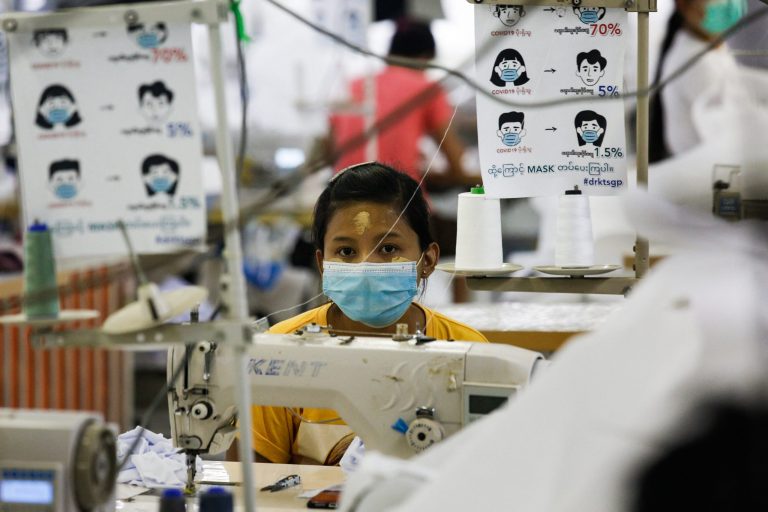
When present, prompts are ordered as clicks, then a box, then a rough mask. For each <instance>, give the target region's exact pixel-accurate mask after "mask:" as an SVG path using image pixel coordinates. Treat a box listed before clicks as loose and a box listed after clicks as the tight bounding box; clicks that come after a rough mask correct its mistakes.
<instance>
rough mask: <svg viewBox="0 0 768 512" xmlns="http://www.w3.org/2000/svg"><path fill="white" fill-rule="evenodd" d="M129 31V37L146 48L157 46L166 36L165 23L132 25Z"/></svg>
mask: <svg viewBox="0 0 768 512" xmlns="http://www.w3.org/2000/svg"><path fill="white" fill-rule="evenodd" d="M129 31H130V35H131V37H133V38H134V39H135V40H136V43H138V45H139V46H141V47H142V48H146V49H147V50H151V49H153V48H157V47H158V46H160V45H161V44H163V43H164V42H165V39H166V38H167V37H168V34H167V32H166V29H165V24H163V23H157V24H155V25H152V26H150V27H145V26H144V25H142V24H139V25H133V26H131V27H130V28H129Z"/></svg>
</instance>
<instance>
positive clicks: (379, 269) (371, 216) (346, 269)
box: [316, 202, 439, 329]
mask: <svg viewBox="0 0 768 512" xmlns="http://www.w3.org/2000/svg"><path fill="white" fill-rule="evenodd" d="M398 215H399V211H397V210H396V209H395V208H393V207H392V206H391V205H386V204H380V203H374V202H360V203H354V204H350V205H348V206H342V207H340V208H338V209H337V210H336V211H335V213H334V214H333V215H332V216H331V218H330V220H329V222H328V226H327V230H326V234H325V240H324V244H323V251H322V252H320V251H317V254H316V256H317V262H318V266H319V267H320V268H321V269H322V273H323V293H325V295H326V296H328V298H330V299H331V300H332V301H333V303H334V304H335V305H336V306H337V307H338V308H339V309H340V310H341V312H342V313H343V314H344V316H345V317H347V318H348V319H349V320H352V321H354V322H360V323H362V324H364V325H366V326H369V327H373V328H377V329H380V328H384V327H388V326H390V325H392V324H394V323H396V322H397V321H398V320H399V319H400V318H402V317H403V315H405V314H406V312H407V311H408V309H409V308H410V307H411V303H412V302H413V299H414V298H415V296H416V293H417V290H418V281H419V279H421V278H424V277H427V276H428V275H429V274H431V273H432V270H433V269H434V265H435V263H436V261H437V256H438V253H439V250H438V249H437V245H436V244H430V246H429V247H427V248H426V249H425V250H424V251H422V249H421V246H420V243H419V237H418V235H417V234H416V233H415V232H414V231H413V229H412V228H411V227H410V226H409V225H408V223H407V221H406V220H404V218H401V219H400V220H398ZM395 222H397V223H396V224H395ZM393 224H394V227H393V228H392V229H391V231H390V227H392V226H393ZM388 231H389V233H388ZM379 242H381V243H379ZM369 254H370V256H369ZM366 256H368V258H367V260H366V259H365V258H366ZM330 321H331V320H329V322H330Z"/></svg>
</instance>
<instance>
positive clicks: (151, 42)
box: [138, 34, 160, 48]
mask: <svg viewBox="0 0 768 512" xmlns="http://www.w3.org/2000/svg"><path fill="white" fill-rule="evenodd" d="M138 42H139V46H141V47H142V48H157V47H158V45H159V44H160V41H159V40H158V38H157V34H141V35H140V36H139V38H138Z"/></svg>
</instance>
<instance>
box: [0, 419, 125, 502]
mask: <svg viewBox="0 0 768 512" xmlns="http://www.w3.org/2000/svg"><path fill="white" fill-rule="evenodd" d="M116 476H117V462H116V448H115V434H114V433H113V432H112V430H110V429H109V428H107V427H106V426H105V425H104V423H103V421H102V419H101V417H100V416H99V415H98V414H95V413H86V412H64V411H32V410H24V409H0V510H2V511H3V512H29V511H34V512H75V511H80V510H89V511H91V512H110V511H113V510H115V499H114V487H115V477H116Z"/></svg>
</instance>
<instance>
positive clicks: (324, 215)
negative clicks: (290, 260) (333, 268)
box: [312, 162, 434, 252]
mask: <svg viewBox="0 0 768 512" xmlns="http://www.w3.org/2000/svg"><path fill="white" fill-rule="evenodd" d="M411 198H413V199H411ZM362 201H371V202H374V203H381V204H387V205H392V206H393V207H395V208H396V209H397V211H404V213H403V218H404V219H405V220H406V221H407V222H408V225H409V226H410V227H411V229H413V231H415V232H416V235H417V236H418V237H419V247H420V248H421V250H422V251H423V250H425V249H426V248H427V247H428V246H429V244H431V243H432V242H434V238H433V236H432V233H431V231H430V229H429V206H428V205H427V201H426V200H425V199H424V195H423V194H422V193H421V188H420V187H419V184H418V183H416V181H414V180H413V178H411V177H410V176H408V175H407V174H405V173H402V172H400V171H397V170H395V169H393V168H392V167H389V166H388V165H384V164H382V163H379V162H367V163H364V164H358V165H353V166H352V167H347V168H346V169H344V170H342V171H341V172H339V173H338V174H337V175H336V176H334V177H333V178H332V179H331V181H330V182H329V183H328V186H327V187H325V190H323V193H322V194H320V197H319V198H318V199H317V203H316V204H315V213H314V221H313V223H312V242H313V243H314V244H315V247H316V248H317V249H318V250H320V251H321V252H322V251H323V245H324V242H325V234H326V229H328V223H329V222H330V221H331V217H333V214H334V213H336V210H338V209H339V207H342V206H345V205H347V204H350V203H356V202H362ZM409 201H410V202H409Z"/></svg>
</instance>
